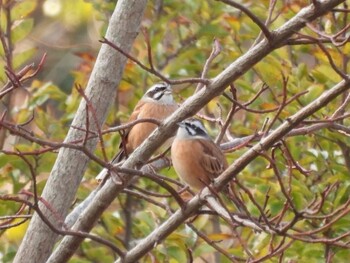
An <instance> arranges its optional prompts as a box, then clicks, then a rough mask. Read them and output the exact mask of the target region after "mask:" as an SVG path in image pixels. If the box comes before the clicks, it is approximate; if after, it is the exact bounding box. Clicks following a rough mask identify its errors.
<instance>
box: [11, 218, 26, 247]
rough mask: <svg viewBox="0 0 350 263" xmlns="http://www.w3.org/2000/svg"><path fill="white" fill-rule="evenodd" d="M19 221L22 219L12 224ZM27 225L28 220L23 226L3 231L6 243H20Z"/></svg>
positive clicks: (15, 221)
mask: <svg viewBox="0 0 350 263" xmlns="http://www.w3.org/2000/svg"><path fill="white" fill-rule="evenodd" d="M21 220H22V219H16V220H14V221H13V222H12V224H15V223H19V222H20V221H21ZM28 224H29V220H27V221H26V222H24V223H23V224H20V225H19V226H16V227H12V228H9V229H8V230H6V231H5V237H6V238H7V240H8V241H10V242H12V243H16V244H19V243H20V242H21V241H22V239H23V237H24V234H25V233H26V230H27V228H28Z"/></svg>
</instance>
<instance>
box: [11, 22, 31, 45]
mask: <svg viewBox="0 0 350 263" xmlns="http://www.w3.org/2000/svg"><path fill="white" fill-rule="evenodd" d="M33 25H34V20H33V18H28V19H22V20H17V21H15V22H14V24H13V26H12V32H11V40H12V43H17V42H19V41H20V40H22V39H24V38H25V37H27V36H28V35H29V33H30V32H31V31H32V28H33Z"/></svg>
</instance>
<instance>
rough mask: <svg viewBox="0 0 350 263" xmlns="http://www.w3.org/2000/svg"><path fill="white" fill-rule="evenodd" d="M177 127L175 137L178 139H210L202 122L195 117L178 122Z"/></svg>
mask: <svg viewBox="0 0 350 263" xmlns="http://www.w3.org/2000/svg"><path fill="white" fill-rule="evenodd" d="M178 125H179V129H178V130H177V134H176V138H179V139H193V138H197V139H210V137H209V135H208V133H207V131H206V129H205V128H204V126H203V124H202V122H200V121H199V120H197V119H193V118H192V119H187V120H184V121H182V122H180V123H179V124H178Z"/></svg>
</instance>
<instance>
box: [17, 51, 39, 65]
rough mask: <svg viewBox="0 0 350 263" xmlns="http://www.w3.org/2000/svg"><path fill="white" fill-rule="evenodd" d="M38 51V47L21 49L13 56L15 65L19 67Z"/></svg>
mask: <svg viewBox="0 0 350 263" xmlns="http://www.w3.org/2000/svg"><path fill="white" fill-rule="evenodd" d="M36 51H37V49H36V48H30V49H27V50H24V51H21V53H19V54H15V55H14V57H13V67H14V68H15V69H17V68H19V67H20V66H22V65H23V63H25V62H26V61H27V60H29V59H31V58H32V57H33V56H34V54H35V52H36Z"/></svg>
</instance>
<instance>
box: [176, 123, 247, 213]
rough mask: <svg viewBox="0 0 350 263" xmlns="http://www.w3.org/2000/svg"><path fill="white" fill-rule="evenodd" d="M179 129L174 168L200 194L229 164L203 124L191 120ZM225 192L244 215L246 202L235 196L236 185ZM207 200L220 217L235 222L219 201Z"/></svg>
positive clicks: (231, 183) (230, 185)
mask: <svg viewBox="0 0 350 263" xmlns="http://www.w3.org/2000/svg"><path fill="white" fill-rule="evenodd" d="M178 126H179V127H178V130H177V133H176V136H175V139H174V141H173V143H172V145H171V160H172V164H173V167H174V169H175V172H176V173H177V174H178V176H179V177H180V179H181V180H182V181H183V182H184V183H185V184H186V185H188V186H189V187H190V189H191V190H193V191H194V192H199V191H201V190H202V189H203V188H205V187H206V186H208V185H210V184H211V183H212V182H213V181H214V179H215V178H216V177H218V176H219V175H220V174H221V173H223V172H224V171H225V170H226V169H227V167H228V163H227V160H226V158H225V155H224V153H223V152H222V151H221V149H220V148H219V146H217V145H216V144H215V143H214V141H213V140H212V139H211V138H210V136H209V135H208V133H207V131H206V129H205V128H204V126H203V124H202V122H201V121H199V120H198V119H195V118H190V119H187V120H184V121H182V122H180V123H178ZM223 192H224V193H226V194H227V196H228V197H229V198H230V200H231V201H232V202H233V203H234V204H235V206H236V207H237V209H238V210H239V211H242V201H241V200H239V199H238V198H237V195H236V194H235V191H234V182H233V181H231V182H230V183H229V184H228V185H227V187H225V188H224V189H223ZM206 200H207V202H208V204H210V205H211V207H212V208H213V209H214V210H216V211H217V212H218V213H219V215H222V216H223V217H225V218H226V219H230V218H231V216H230V215H228V213H227V211H226V209H224V208H223V207H222V206H221V205H220V203H219V202H218V200H217V199H216V198H215V197H214V198H213V196H211V197H210V198H209V197H208V198H206Z"/></svg>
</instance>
